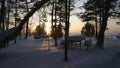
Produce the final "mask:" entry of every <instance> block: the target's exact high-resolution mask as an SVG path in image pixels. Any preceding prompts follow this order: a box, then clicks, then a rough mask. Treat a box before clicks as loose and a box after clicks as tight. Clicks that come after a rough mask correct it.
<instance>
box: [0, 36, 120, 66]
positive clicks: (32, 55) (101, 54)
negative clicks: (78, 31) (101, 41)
mask: <svg viewBox="0 0 120 68" xmlns="http://www.w3.org/2000/svg"><path fill="white" fill-rule="evenodd" d="M17 40H18V41H17V43H16V44H14V43H13V41H11V42H10V43H9V47H7V48H3V49H1V50H0V68H120V65H119V63H120V40H119V39H105V48H104V49H103V50H101V49H92V48H91V49H89V50H88V51H86V50H84V49H82V50H81V51H80V50H79V48H78V49H74V48H73V49H69V50H68V59H69V60H68V61H64V60H63V58H64V49H63V48H62V46H61V45H59V46H58V47H55V46H54V43H53V42H54V41H53V39H51V38H50V40H49V42H48V41H45V39H44V40H37V41H35V40H34V39H33V37H29V38H28V39H26V40H25V39H22V40H19V39H17ZM59 41H60V40H59ZM92 41H93V42H95V40H94V39H92ZM93 46H94V44H93Z"/></svg>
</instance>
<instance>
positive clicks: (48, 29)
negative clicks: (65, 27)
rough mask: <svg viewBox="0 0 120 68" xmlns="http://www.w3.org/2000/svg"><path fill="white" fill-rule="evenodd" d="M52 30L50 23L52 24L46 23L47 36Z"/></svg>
mask: <svg viewBox="0 0 120 68" xmlns="http://www.w3.org/2000/svg"><path fill="white" fill-rule="evenodd" d="M50 28H51V23H50V22H47V23H46V28H45V30H46V32H47V34H50Z"/></svg>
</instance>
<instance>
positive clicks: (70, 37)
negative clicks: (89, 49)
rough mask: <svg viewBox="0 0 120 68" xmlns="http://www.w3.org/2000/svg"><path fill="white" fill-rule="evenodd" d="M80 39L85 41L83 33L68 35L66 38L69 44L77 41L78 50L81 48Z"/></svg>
mask: <svg viewBox="0 0 120 68" xmlns="http://www.w3.org/2000/svg"><path fill="white" fill-rule="evenodd" d="M82 41H85V36H84V35H74V36H69V38H68V42H69V44H70V46H72V45H73V44H72V43H75V42H79V46H80V50H81V49H82V48H81V45H82V44H81V42H82Z"/></svg>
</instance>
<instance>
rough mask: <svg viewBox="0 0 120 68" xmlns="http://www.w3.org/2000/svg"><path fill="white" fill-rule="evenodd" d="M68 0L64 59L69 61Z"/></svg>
mask: <svg viewBox="0 0 120 68" xmlns="http://www.w3.org/2000/svg"><path fill="white" fill-rule="evenodd" d="M67 3H68V2H67V0H65V45H64V48H65V53H64V54H65V55H64V60H65V61H67V60H68V35H69V33H68V32H69V22H68V17H67V15H68V12H67Z"/></svg>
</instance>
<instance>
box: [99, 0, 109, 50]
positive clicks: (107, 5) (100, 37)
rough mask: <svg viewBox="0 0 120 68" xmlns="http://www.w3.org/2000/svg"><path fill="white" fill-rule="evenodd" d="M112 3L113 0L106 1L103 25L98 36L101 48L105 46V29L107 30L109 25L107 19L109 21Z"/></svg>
mask: <svg viewBox="0 0 120 68" xmlns="http://www.w3.org/2000/svg"><path fill="white" fill-rule="evenodd" d="M110 5H111V0H106V2H105V8H104V10H105V11H103V13H102V14H103V15H102V16H103V17H102V24H101V27H100V32H99V35H98V36H99V37H98V40H97V44H98V45H99V47H100V48H101V49H103V48H104V33H105V30H106V27H107V21H108V16H109V10H110Z"/></svg>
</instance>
